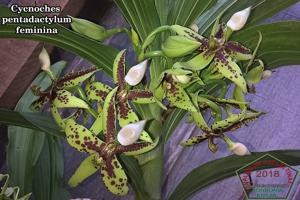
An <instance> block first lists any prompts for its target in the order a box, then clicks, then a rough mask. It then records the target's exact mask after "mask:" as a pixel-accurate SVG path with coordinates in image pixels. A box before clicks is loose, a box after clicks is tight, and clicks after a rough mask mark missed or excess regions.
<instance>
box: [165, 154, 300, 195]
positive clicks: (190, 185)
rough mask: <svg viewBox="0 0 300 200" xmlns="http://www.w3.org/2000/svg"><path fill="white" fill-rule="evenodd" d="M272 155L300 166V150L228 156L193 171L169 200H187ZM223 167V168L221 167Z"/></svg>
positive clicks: (289, 163)
mask: <svg viewBox="0 0 300 200" xmlns="http://www.w3.org/2000/svg"><path fill="white" fill-rule="evenodd" d="M267 153H268V154H270V155H272V156H274V157H276V158H277V159H279V160H281V161H283V162H285V163H287V164H288V165H292V166H296V165H300V150H280V151H270V152H257V153H253V154H252V155H250V156H243V157H240V156H228V157H226V158H221V159H218V160H214V161H211V162H208V163H206V164H204V165H201V166H199V167H197V168H195V169H194V170H192V171H191V172H190V173H189V174H188V175H187V176H186V177H185V178H184V179H183V180H182V181H181V182H180V183H179V185H178V186H177V187H176V188H175V190H174V191H173V192H172V193H171V195H170V196H169V198H168V199H169V200H185V199H188V197H190V196H191V195H192V194H194V193H196V192H197V191H199V190H201V189H203V188H205V187H207V186H209V185H211V184H213V183H215V182H218V181H220V180H223V179H225V178H228V177H231V176H234V175H235V172H236V170H238V169H240V168H241V167H243V166H245V165H247V164H249V163H251V162H252V161H254V160H256V159H258V158H260V157H261V156H263V155H265V154H267ZM220 166H222V167H220Z"/></svg>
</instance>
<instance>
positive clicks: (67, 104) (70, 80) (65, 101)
mask: <svg viewBox="0 0 300 200" xmlns="http://www.w3.org/2000/svg"><path fill="white" fill-rule="evenodd" d="M97 71H98V69H96V68H95V67H92V68H90V69H87V70H84V71H78V72H71V73H69V74H67V75H65V76H63V77H61V78H57V79H53V77H51V79H52V84H51V85H50V86H49V87H48V88H47V89H45V90H43V91H41V88H40V87H39V86H36V85H34V86H32V87H31V90H32V92H33V93H34V94H35V95H36V96H39V98H38V99H37V100H36V101H34V102H33V103H32V104H31V107H30V108H31V109H32V110H34V111H38V110H40V109H41V108H43V107H44V106H45V105H46V103H48V102H50V110H51V113H52V115H53V118H54V119H55V121H56V122H57V124H58V125H59V126H60V127H61V128H62V129H64V128H65V123H64V120H63V119H62V118H61V116H60V114H59V112H58V109H59V108H81V109H90V106H89V105H88V104H87V103H86V102H85V101H84V100H82V99H80V98H78V97H76V96H74V95H73V94H72V92H70V91H71V89H72V88H74V87H76V86H80V85H81V83H82V82H84V81H85V80H86V79H88V78H90V77H91V76H92V75H93V74H94V73H95V72H97Z"/></svg>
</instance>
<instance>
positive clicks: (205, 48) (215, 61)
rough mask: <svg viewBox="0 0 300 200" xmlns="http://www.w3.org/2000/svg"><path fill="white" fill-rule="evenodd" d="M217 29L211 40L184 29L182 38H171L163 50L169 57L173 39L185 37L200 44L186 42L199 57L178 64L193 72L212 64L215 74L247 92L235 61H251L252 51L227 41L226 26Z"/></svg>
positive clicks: (217, 26) (213, 32) (219, 26)
mask: <svg viewBox="0 0 300 200" xmlns="http://www.w3.org/2000/svg"><path fill="white" fill-rule="evenodd" d="M176 27H178V25H176ZM215 27H216V28H214V30H213V31H212V34H211V36H210V38H209V39H207V38H205V37H203V36H201V35H199V34H197V33H196V32H193V31H192V30H186V29H183V30H184V31H183V33H181V34H182V35H181V36H170V37H169V38H168V39H167V40H166V42H165V44H164V45H163V46H164V47H165V48H162V50H163V51H164V53H165V54H166V55H167V56H168V55H169V54H170V53H169V52H172V51H171V50H170V49H171V48H175V46H174V42H172V41H171V40H172V37H185V38H186V39H185V40H190V41H191V42H192V41H193V42H198V44H199V45H198V46H197V45H196V44H194V43H193V45H187V44H188V43H187V42H185V46H187V47H186V48H188V46H191V47H190V48H191V50H193V51H194V49H196V52H198V55H196V56H195V57H194V58H192V59H191V60H190V61H188V62H181V63H177V64H180V65H181V66H182V68H184V69H190V70H193V71H200V70H202V69H204V68H206V67H207V66H209V65H210V64H211V65H212V66H213V67H214V70H213V71H214V72H219V73H220V74H221V75H222V76H224V77H226V78H227V79H229V80H231V81H232V82H234V83H235V84H236V85H238V86H239V87H241V88H242V90H243V91H244V92H246V91H247V87H246V81H245V79H244V77H243V74H242V72H241V69H240V68H239V66H238V65H237V63H236V62H235V61H236V60H250V59H251V58H252V57H253V56H252V54H251V51H250V50H249V49H247V48H245V47H244V46H242V45H241V44H239V43H237V42H232V41H227V38H226V31H227V29H226V27H225V26H224V25H215ZM179 28H180V27H179ZM179 28H177V29H179ZM178 40H179V39H178ZM171 43H173V44H171ZM175 49H176V48H175ZM187 52H188V51H187ZM188 53H191V52H188ZM170 56H172V55H170Z"/></svg>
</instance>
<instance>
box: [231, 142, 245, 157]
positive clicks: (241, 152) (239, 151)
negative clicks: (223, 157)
mask: <svg viewBox="0 0 300 200" xmlns="http://www.w3.org/2000/svg"><path fill="white" fill-rule="evenodd" d="M230 150H231V151H232V152H233V153H234V154H235V155H238V156H245V155H250V152H249V150H248V148H247V147H246V146H245V145H244V144H242V143H239V142H236V143H233V145H232V147H231V148H230Z"/></svg>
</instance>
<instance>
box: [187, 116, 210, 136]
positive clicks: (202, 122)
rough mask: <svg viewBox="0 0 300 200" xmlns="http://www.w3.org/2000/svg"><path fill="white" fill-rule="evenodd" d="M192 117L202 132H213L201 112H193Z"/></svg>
mask: <svg viewBox="0 0 300 200" xmlns="http://www.w3.org/2000/svg"><path fill="white" fill-rule="evenodd" d="M191 117H192V118H193V121H194V122H195V124H196V126H197V127H199V128H200V129H201V130H203V131H204V132H206V133H209V132H212V130H211V129H210V127H209V126H208V125H207V123H206V121H205V120H204V118H203V116H202V114H201V112H200V111H198V112H192V113H191Z"/></svg>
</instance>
